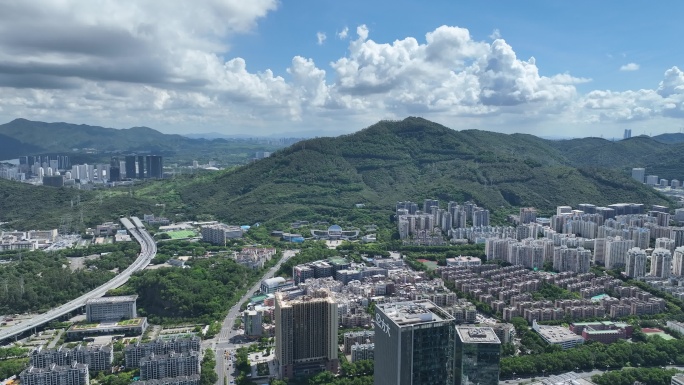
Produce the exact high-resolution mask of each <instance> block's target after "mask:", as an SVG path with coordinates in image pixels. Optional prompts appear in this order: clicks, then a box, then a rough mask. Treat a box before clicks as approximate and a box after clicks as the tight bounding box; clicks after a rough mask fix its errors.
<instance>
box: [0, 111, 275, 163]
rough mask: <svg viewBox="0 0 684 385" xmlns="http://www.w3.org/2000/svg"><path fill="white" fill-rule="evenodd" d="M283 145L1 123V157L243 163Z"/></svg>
mask: <svg viewBox="0 0 684 385" xmlns="http://www.w3.org/2000/svg"><path fill="white" fill-rule="evenodd" d="M282 146H283V145H281V144H279V143H277V142H273V143H270V144H264V143H261V142H257V141H251V143H249V141H247V142H245V141H242V140H241V141H234V140H232V141H231V140H228V139H225V138H214V139H211V140H208V139H202V138H189V137H186V136H182V135H171V134H163V133H161V132H159V131H156V130H153V129H151V128H149V127H132V128H128V129H115V128H106V127H99V126H88V125H83V124H81V125H77V124H70V123H45V122H37V121H31V120H26V119H15V120H13V121H11V122H9V123H5V124H2V125H0V160H6V159H14V158H17V157H19V156H25V155H38V154H54V153H71V152H73V150H74V149H81V150H82V149H94V150H96V151H97V152H100V153H121V152H132V153H135V152H149V153H155V154H159V155H164V156H171V157H175V158H183V159H185V160H192V159H194V158H196V157H198V156H200V155H204V156H205V157H206V158H222V157H225V154H232V155H233V158H235V159H234V160H233V163H240V162H241V161H242V162H244V161H246V160H248V159H249V157H250V156H252V155H253V153H254V152H255V151H259V150H261V151H274V150H276V149H277V148H280V147H282Z"/></svg>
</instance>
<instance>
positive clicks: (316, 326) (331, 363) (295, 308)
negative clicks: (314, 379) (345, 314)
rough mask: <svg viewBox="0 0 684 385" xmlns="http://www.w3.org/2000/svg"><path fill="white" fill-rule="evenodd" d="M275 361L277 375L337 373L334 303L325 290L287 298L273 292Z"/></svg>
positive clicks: (288, 376)
mask: <svg viewBox="0 0 684 385" xmlns="http://www.w3.org/2000/svg"><path fill="white" fill-rule="evenodd" d="M275 322H276V360H277V362H278V365H279V366H278V373H279V375H280V377H281V378H292V377H294V376H295V375H300V374H302V375H304V374H310V373H316V372H319V371H323V370H329V371H331V372H333V373H335V372H337V370H338V366H339V361H338V358H337V350H338V347H337V329H338V316H337V303H336V302H335V300H334V299H333V298H332V296H331V294H330V292H328V291H327V290H321V291H318V292H317V293H316V294H315V295H314V296H304V297H300V298H297V299H293V300H290V299H288V296H287V294H283V293H276V294H275Z"/></svg>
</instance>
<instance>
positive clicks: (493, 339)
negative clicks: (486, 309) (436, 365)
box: [454, 327, 501, 385]
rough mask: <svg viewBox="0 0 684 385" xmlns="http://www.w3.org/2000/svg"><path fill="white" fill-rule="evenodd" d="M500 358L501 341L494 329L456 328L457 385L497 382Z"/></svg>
mask: <svg viewBox="0 0 684 385" xmlns="http://www.w3.org/2000/svg"><path fill="white" fill-rule="evenodd" d="M500 360H501V341H500V340H499V337H497V336H496V333H495V332H494V330H493V329H492V328H489V327H457V328H456V348H455V349H454V363H455V365H454V372H455V380H456V381H455V382H454V383H455V384H456V385H469V384H479V385H498V384H499V361H500Z"/></svg>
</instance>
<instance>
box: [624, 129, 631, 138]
mask: <svg viewBox="0 0 684 385" xmlns="http://www.w3.org/2000/svg"><path fill="white" fill-rule="evenodd" d="M631 137H632V129H631V128H625V133H624V135H623V136H622V139H629V138H631Z"/></svg>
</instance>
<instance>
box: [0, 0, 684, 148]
mask: <svg viewBox="0 0 684 385" xmlns="http://www.w3.org/2000/svg"><path fill="white" fill-rule="evenodd" d="M432 5H433V6H432V7H425V6H424V5H423V4H420V3H417V2H412V1H401V2H399V3H396V2H392V3H390V2H386V1H380V2H374V3H373V4H363V6H361V3H355V2H347V3H339V4H338V3H334V2H331V1H323V2H319V3H316V4H299V3H291V2H278V1H275V0H260V1H255V2H250V4H249V5H245V4H241V3H239V2H237V1H233V0H230V1H221V2H219V1H209V0H207V1H201V2H197V3H196V4H195V6H194V7H193V9H192V10H191V11H188V10H186V9H183V8H182V7H180V6H178V5H176V4H171V3H164V2H159V3H154V2H152V3H148V4H145V5H137V6H131V4H128V3H127V2H125V1H124V2H115V3H104V2H103V3H98V2H93V3H79V2H76V1H75V0H70V1H62V2H51V1H47V2H38V1H28V2H22V3H17V4H13V5H11V6H8V7H7V9H6V11H7V12H3V15H2V16H0V20H2V21H3V23H2V24H1V25H2V29H1V30H2V31H3V34H2V35H3V36H5V37H6V38H5V39H0V52H2V53H3V54H2V55H0V63H1V65H0V88H2V90H3V93H2V96H1V97H0V121H11V120H12V119H15V118H18V117H24V118H28V119H33V120H44V121H69V122H74V123H87V124H93V125H102V126H108V127H117V128H124V127H131V126H142V125H144V126H149V127H153V128H155V129H158V130H160V131H162V132H166V133H205V132H219V133H223V134H239V133H244V132H249V133H250V134H253V135H270V134H279V135H284V134H299V135H312V134H314V133H315V134H318V135H323V136H328V135H338V134H345V133H349V132H352V131H356V130H359V129H362V128H364V127H367V126H368V125H371V124H373V123H375V122H376V121H378V120H381V119H401V118H404V117H406V116H410V115H412V116H422V117H424V118H426V119H430V120H434V121H436V122H439V123H442V124H444V125H446V126H448V127H451V128H453V129H469V128H475V129H483V130H491V131H499V132H505V133H512V132H524V133H531V134H535V135H538V136H543V137H544V136H547V137H548V136H563V137H582V136H604V137H606V138H621V137H622V136H623V134H624V130H625V129H629V130H631V134H632V136H637V135H641V134H658V133H662V132H677V131H680V129H681V128H682V127H681V123H679V121H678V120H677V118H678V117H681V116H682V114H683V111H684V110H683V108H682V106H683V104H682V103H683V102H684V72H682V71H681V69H680V68H679V67H682V65H681V61H682V54H681V53H679V52H677V51H676V50H672V49H671V47H672V45H673V44H675V41H674V39H675V38H674V37H675V36H676V35H677V32H678V30H679V27H678V25H679V24H678V21H677V20H676V17H675V16H674V15H675V14H677V11H676V10H677V8H681V7H682V5H680V4H660V3H659V4H654V5H653V6H652V7H648V8H643V7H638V5H632V4H628V5H625V6H623V7H613V6H612V5H611V4H596V3H593V2H588V1H582V2H575V3H572V4H569V3H568V4H547V3H545V2H539V1H537V2H531V3H526V4H508V3H504V2H501V3H496V4H490V5H488V6H487V7H486V8H485V6H483V5H480V4H473V5H461V4H452V3H450V2H439V3H432ZM105 15H106V16H105ZM573 16H581V17H573ZM159 20H164V22H163V23H161V22H160V21H159ZM197 20H202V23H197ZM397 20H410V21H411V22H410V23H406V22H401V23H397V22H396V21H397ZM577 20H580V21H579V22H578V21H577ZM627 26H629V27H627Z"/></svg>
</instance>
